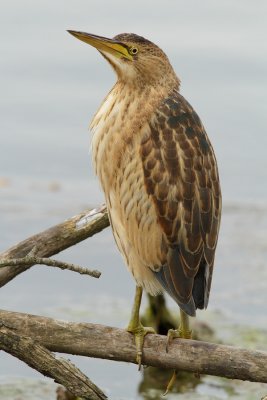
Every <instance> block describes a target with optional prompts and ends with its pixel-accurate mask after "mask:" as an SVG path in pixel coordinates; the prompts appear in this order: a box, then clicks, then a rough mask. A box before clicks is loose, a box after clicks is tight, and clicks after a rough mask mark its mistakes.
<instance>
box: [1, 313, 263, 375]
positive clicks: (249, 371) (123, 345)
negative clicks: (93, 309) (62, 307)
mask: <svg viewBox="0 0 267 400" xmlns="http://www.w3.org/2000/svg"><path fill="white" fill-rule="evenodd" d="M0 320H1V321H2V323H3V324H4V325H3V326H4V327H5V326H8V327H10V328H11V329H12V330H15V332H16V331H18V332H19V334H20V335H23V336H28V337H31V338H32V339H34V340H35V341H37V342H38V343H40V344H42V346H44V347H46V348H47V349H49V350H51V351H54V352H59V353H68V354H75V355H82V356H87V357H95V358H104V359H109V360H114V361H124V362H130V363H136V348H135V344H134V340H133V336H132V335H131V334H130V333H128V332H126V331H125V330H122V329H117V328H111V327H108V326H103V325H95V324H89V323H70V322H64V321H58V320H54V319H52V318H45V317H40V316H34V315H29V314H22V313H17V312H10V311H0ZM0 330H1V329H0ZM143 363H144V364H145V365H149V366H154V367H160V368H170V369H178V370H184V371H191V372H195V373H197V374H208V375H216V376H221V377H225V378H232V379H240V380H248V381H254V382H263V383H267V353H266V352H260V351H251V350H245V349H240V348H235V347H231V346H225V345H221V344H214V343H206V342H201V341H196V340H188V339H186V340H184V339H174V340H173V342H172V343H171V345H170V346H169V351H168V353H167V352H166V336H161V335H154V334H153V335H151V334H150V335H147V336H146V338H145V343H144V353H143Z"/></svg>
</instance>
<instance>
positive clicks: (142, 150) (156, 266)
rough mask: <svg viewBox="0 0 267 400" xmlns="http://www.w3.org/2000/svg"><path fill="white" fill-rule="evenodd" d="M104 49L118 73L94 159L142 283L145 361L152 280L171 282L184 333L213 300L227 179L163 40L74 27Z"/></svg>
mask: <svg viewBox="0 0 267 400" xmlns="http://www.w3.org/2000/svg"><path fill="white" fill-rule="evenodd" d="M68 32H69V33H70V34H71V35H73V36H74V37H76V38H77V39H79V40H81V41H83V42H85V43H87V44H89V45H91V46H93V47H94V48H96V49H97V50H98V51H99V52H100V53H101V55H102V56H103V57H104V58H105V59H106V60H107V61H108V63H109V64H110V65H111V67H112V69H113V70H114V71H115V73H116V75H117V81H116V83H115V85H114V86H113V87H112V89H111V90H110V92H109V93H108V94H107V96H106V97H105V99H104V101H103V102H102V104H101V106H100V108H99V109H98V111H97V112H96V114H95V115H94V117H93V119H92V122H91V125H90V129H91V132H92V159H93V166H94V170H95V172H96V175H97V177H98V178H99V180H100V184H101V187H102V189H103V192H104V195H105V200H106V205H107V210H108V215H109V220H110V225H111V227H112V231H113V235H114V238H115V241H116V244H117V247H118V249H119V251H120V253H121V254H122V256H123V258H124V261H125V263H126V265H127V267H128V269H129V271H130V272H131V274H132V275H133V277H134V279H135V282H136V292H135V299H134V305H133V309H132V314H131V319H130V322H129V325H128V327H127V330H128V331H129V332H131V333H132V334H133V335H134V337H135V343H136V353H137V356H136V361H137V363H138V365H139V368H140V367H141V363H142V352H143V343H144V338H145V335H146V334H149V333H154V330H153V329H152V328H150V327H144V326H143V325H142V324H141V322H140V315H139V310H140V304H141V299H142V292H143V289H144V290H145V291H147V292H148V293H149V294H151V295H153V296H155V295H157V294H159V293H161V292H164V291H166V292H167V293H168V294H169V295H170V296H171V297H172V299H173V300H174V301H175V302H176V303H177V304H178V306H179V308H180V325H179V327H178V329H175V330H174V329H172V330H169V332H168V339H167V347H166V350H168V346H169V344H170V343H171V341H172V339H173V338H174V337H180V338H185V339H186V338H187V339H190V338H191V337H192V330H191V329H190V321H189V317H191V316H192V317H193V316H195V315H196V310H197V309H204V308H206V307H207V305H208V301H209V295H210V287H211V281H212V274H213V267H214V258H215V250H216V246H217V240H218V233H219V227H220V220H221V204H222V200H221V188H220V180H219V173H218V166H217V161H216V157H215V154H214V150H213V147H212V145H211V142H210V140H209V138H208V136H207V133H206V131H205V128H204V126H203V124H202V122H201V120H200V118H199V116H198V114H197V113H196V112H195V111H194V109H193V108H192V106H191V105H190V104H189V102H188V101H187V100H186V99H185V98H184V97H183V96H182V94H181V93H180V79H179V78H178V76H177V75H176V73H175V71H174V69H173V67H172V66H171V64H170V61H169V59H168V57H167V55H166V54H165V53H164V52H163V50H161V49H160V48H159V47H158V46H157V45H156V44H154V43H152V42H151V41H149V40H147V39H145V38H144V37H142V36H138V35H136V34H134V33H122V34H119V35H116V36H115V37H114V38H113V39H109V38H106V37H102V36H98V35H94V34H90V33H85V32H81V31H73V30H69V31H68Z"/></svg>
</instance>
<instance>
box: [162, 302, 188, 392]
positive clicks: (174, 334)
mask: <svg viewBox="0 0 267 400" xmlns="http://www.w3.org/2000/svg"><path fill="white" fill-rule="evenodd" d="M174 338H182V339H192V330H191V329H190V323H189V316H188V315H187V314H186V313H185V312H184V311H183V310H181V309H180V325H179V328H178V329H169V331H168V335H167V345H166V351H167V352H168V349H169V345H170V343H171V341H172V339H174ZM176 376H177V371H176V370H174V371H173V374H172V377H171V379H170V381H169V383H168V385H167V388H166V391H165V393H164V394H163V396H165V395H166V394H167V393H168V392H170V391H171V390H172V388H173V385H174V383H175V380H176Z"/></svg>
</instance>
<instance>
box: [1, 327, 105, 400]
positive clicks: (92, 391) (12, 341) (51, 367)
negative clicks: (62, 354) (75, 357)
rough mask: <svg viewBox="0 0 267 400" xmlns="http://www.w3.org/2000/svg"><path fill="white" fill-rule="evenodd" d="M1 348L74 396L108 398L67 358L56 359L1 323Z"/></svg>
mask: <svg viewBox="0 0 267 400" xmlns="http://www.w3.org/2000/svg"><path fill="white" fill-rule="evenodd" d="M0 349H1V350H4V351H5V352H7V353H9V354H12V355H13V356H15V357H17V358H19V359H20V360H22V361H24V362H25V363H26V364H28V365H29V366H30V367H32V368H34V369H36V370H37V371H39V372H41V373H42V374H44V375H45V376H48V377H50V378H53V379H54V380H55V382H57V383H60V384H61V385H64V386H65V387H66V388H67V389H68V390H69V391H70V392H71V393H73V394H74V395H76V396H81V397H82V398H83V399H86V400H87V399H88V400H106V399H107V397H106V396H105V394H104V393H103V392H102V391H101V390H100V389H99V388H98V387H97V386H96V385H95V384H94V383H92V382H91V381H90V379H89V378H87V376H85V375H84V374H83V373H82V372H81V371H80V370H79V369H78V368H76V367H75V366H74V365H73V364H72V363H71V362H70V361H67V360H65V359H64V358H60V359H57V358H56V357H55V356H54V354H53V353H51V352H50V351H49V350H47V349H46V348H44V347H43V346H41V345H40V344H38V343H36V342H35V341H34V340H33V339H31V338H29V337H24V336H21V334H19V335H18V334H16V333H14V332H13V331H12V330H11V329H10V328H7V327H5V326H4V325H2V326H1V327H0Z"/></svg>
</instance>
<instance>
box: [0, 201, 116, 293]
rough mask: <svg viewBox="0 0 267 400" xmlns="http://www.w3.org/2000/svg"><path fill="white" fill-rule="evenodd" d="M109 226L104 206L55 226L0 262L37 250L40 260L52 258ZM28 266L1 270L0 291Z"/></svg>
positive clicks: (16, 247) (3, 257)
mask: <svg viewBox="0 0 267 400" xmlns="http://www.w3.org/2000/svg"><path fill="white" fill-rule="evenodd" d="M107 226H109V219H108V214H107V210H106V207H105V206H102V207H99V208H97V209H94V210H91V211H88V210H87V211H84V212H82V213H80V214H79V215H77V216H75V217H72V218H70V219H68V220H67V221H64V222H63V223H61V224H58V225H55V226H53V227H51V228H49V229H47V230H45V231H43V232H41V233H38V234H37V235H33V236H31V237H29V238H28V239H26V240H23V241H22V242H20V243H18V244H17V245H15V246H13V247H11V248H10V249H9V250H7V251H5V252H3V253H1V254H0V258H1V259H17V258H24V257H26V256H27V254H29V253H30V251H31V250H32V249H33V248H34V247H35V246H36V248H37V254H35V255H36V256H38V257H39V258H43V257H51V256H53V255H54V254H57V253H59V252H60V251H62V250H65V249H67V248H68V247H71V246H73V245H75V244H77V243H79V242H81V241H83V240H85V239H87V238H88V237H90V236H93V235H94V234H96V233H98V232H100V231H102V230H103V229H105V228H106V227H107ZM32 265H33V264H31V265H16V266H7V267H4V268H1V269H0V287H2V286H4V285H5V284H6V283H8V282H9V281H10V280H12V279H13V278H15V277H16V276H17V275H18V274H20V273H21V272H24V271H26V270H27V269H28V268H30V267H31V266H32Z"/></svg>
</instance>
